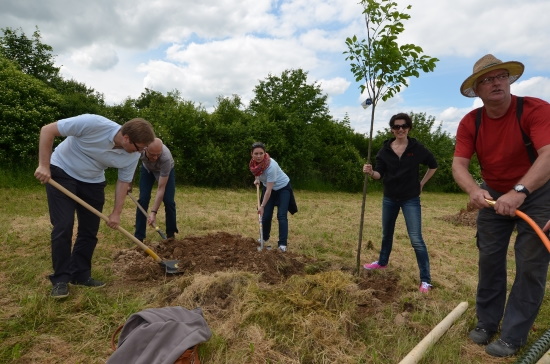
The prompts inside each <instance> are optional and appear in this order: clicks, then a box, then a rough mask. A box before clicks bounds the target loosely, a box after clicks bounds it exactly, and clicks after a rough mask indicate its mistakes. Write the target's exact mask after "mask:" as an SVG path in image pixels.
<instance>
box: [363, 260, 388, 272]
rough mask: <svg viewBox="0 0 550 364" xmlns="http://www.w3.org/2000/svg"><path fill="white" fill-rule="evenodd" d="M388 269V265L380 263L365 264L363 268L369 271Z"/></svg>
mask: <svg viewBox="0 0 550 364" xmlns="http://www.w3.org/2000/svg"><path fill="white" fill-rule="evenodd" d="M387 267H388V266H387V265H380V264H378V261H376V262H372V263H370V264H365V265H364V266H363V268H365V269H368V270H371V269H386V268H387Z"/></svg>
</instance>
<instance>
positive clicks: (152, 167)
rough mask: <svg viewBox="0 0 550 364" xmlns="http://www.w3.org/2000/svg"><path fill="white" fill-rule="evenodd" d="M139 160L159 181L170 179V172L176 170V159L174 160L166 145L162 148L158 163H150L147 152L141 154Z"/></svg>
mask: <svg viewBox="0 0 550 364" xmlns="http://www.w3.org/2000/svg"><path fill="white" fill-rule="evenodd" d="M139 159H140V160H141V162H142V164H143V167H145V169H146V170H148V171H149V172H151V173H153V175H154V176H155V179H156V180H157V181H158V179H159V178H160V177H168V176H169V175H170V171H171V170H172V169H173V168H174V158H172V153H170V149H168V147H167V146H166V145H163V146H162V152H161V154H160V157H158V159H157V160H156V161H150V160H149V158H147V151H146V150H144V151H143V152H141V156H140V157H139Z"/></svg>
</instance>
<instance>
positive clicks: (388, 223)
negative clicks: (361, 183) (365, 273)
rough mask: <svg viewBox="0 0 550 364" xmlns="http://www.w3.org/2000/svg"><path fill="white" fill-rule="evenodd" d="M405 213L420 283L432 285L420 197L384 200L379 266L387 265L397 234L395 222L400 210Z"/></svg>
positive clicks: (385, 198) (386, 198) (387, 198)
mask: <svg viewBox="0 0 550 364" xmlns="http://www.w3.org/2000/svg"><path fill="white" fill-rule="evenodd" d="M400 209H401V210H402V211H403V216H404V217H405V223H406V224H407V232H408V234H409V238H410V239H411V245H412V247H413V249H414V253H415V254H416V262H417V264H418V269H419V270H420V281H421V282H426V283H430V282H431V277H430V258H429V257H428V248H426V244H425V243H424V239H423V238H422V210H421V208H420V197H414V198H411V199H409V200H404V201H396V200H394V199H391V198H389V197H385V196H384V199H383V200H382V248H381V249H380V257H379V258H378V264H380V265H387V264H388V261H389V260H390V254H391V251H392V246H393V234H394V232H395V221H396V220H397V216H398V215H399V210H400Z"/></svg>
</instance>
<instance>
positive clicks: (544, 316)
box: [0, 186, 550, 363]
mask: <svg viewBox="0 0 550 364" xmlns="http://www.w3.org/2000/svg"><path fill="white" fill-rule="evenodd" d="M112 196H113V189H112V186H109V187H108V188H107V205H106V209H105V211H109V209H110V208H111V205H110V204H111V199H112ZM0 198H2V200H3V201H4V204H3V208H2V210H1V211H0V223H1V224H0V248H1V249H0V261H1V262H2V264H1V266H0V280H1V281H2V285H0V305H1V306H2V310H1V311H0V362H14V363H66V362H71V363H104V362H105V360H106V359H107V358H108V356H109V355H110V353H111V350H110V335H111V333H112V332H113V331H114V329H115V328H116V327H117V326H118V325H119V324H121V323H123V322H124V321H125V319H126V318H127V317H128V316H129V315H130V314H132V313H135V312H138V311H140V310H142V309H144V308H148V307H159V306H167V305H181V306H183V307H186V308H190V309H191V308H194V307H197V306H201V307H204V308H205V317H206V319H207V321H208V323H209V326H210V327H211V329H212V331H213V337H212V338H211V340H210V341H208V342H207V343H206V344H204V345H203V346H202V347H201V358H202V359H203V362H204V363H240V362H242V363H245V362H246V363H334V362H339V363H396V362H399V360H400V359H401V358H403V357H404V356H405V355H406V354H407V353H408V352H409V351H410V350H411V349H412V348H413V347H414V346H415V345H416V344H417V343H418V342H419V341H420V340H421V339H422V338H423V337H424V336H425V335H426V334H427V333H428V332H429V331H430V330H431V329H432V328H433V327H435V326H436V325H437V324H438V323H439V322H440V321H441V320H442V319H443V318H444V317H445V316H446V315H447V314H448V313H449V312H450V311H452V310H453V309H454V308H455V307H456V306H457V305H458V304H459V303H460V302H462V301H467V302H468V303H469V308H468V310H467V311H466V313H465V314H464V315H462V316H461V317H460V318H459V319H458V320H457V321H456V322H455V324H454V325H453V326H452V327H451V329H450V330H449V331H448V332H447V333H446V334H445V335H444V336H443V337H442V338H441V339H440V341H439V342H438V343H437V344H436V345H435V346H434V347H433V348H432V349H431V350H429V351H428V352H427V353H426V355H425V357H424V359H422V360H421V363H497V362H498V363H506V362H511V360H512V359H501V360H496V359H492V358H490V357H489V356H487V355H486V354H485V353H484V352H483V348H481V347H479V346H477V345H474V344H472V343H471V342H469V340H468V338H467V333H468V331H469V330H470V329H471V328H472V327H473V325H474V324H475V313H474V308H473V305H474V297H475V288H476V284H477V252H476V248H475V242H474V235H475V230H474V229H472V228H471V227H467V226H455V225H453V224H451V223H449V222H447V221H444V220H442V219H441V217H443V216H449V215H455V214H457V213H458V212H459V211H460V209H462V208H464V207H465V205H466V202H467V199H466V196H465V195H461V194H455V195H453V194H439V193H425V194H424V195H423V196H422V201H423V222H424V223H423V233H424V238H425V240H426V243H427V245H428V248H429V252H430V258H431V270H432V277H433V282H432V283H433V285H434V289H433V291H432V292H431V293H430V294H429V295H421V294H419V293H418V291H417V286H418V268H417V266H416V260H415V257H414V252H413V250H412V248H411V247H410V243H409V240H408V237H407V234H406V229H405V224H404V220H403V218H402V216H400V217H399V219H398V227H397V229H396V235H395V237H396V239H395V243H394V249H393V252H392V255H391V259H390V267H389V268H388V269H386V270H385V271H381V272H366V271H362V272H361V274H363V275H366V274H371V275H373V278H376V279H378V281H379V282H382V284H388V285H396V287H395V288H396V289H395V294H394V296H393V297H378V298H377V297H376V292H375V290H374V289H372V288H370V289H364V288H362V287H359V285H358V283H357V282H358V281H357V277H355V276H354V275H353V270H354V268H355V262H356V249H357V240H358V227H359V215H360V208H361V195H360V194H347V193H314V192H305V191H296V198H297V202H298V207H299V212H298V213H297V214H296V215H294V216H291V217H290V237H289V248H290V249H291V250H292V251H293V252H295V253H299V254H303V255H307V256H310V257H314V258H316V259H319V260H320V261H322V262H325V268H324V269H323V270H322V271H320V272H317V273H314V274H310V275H306V276H295V277H292V278H291V279H290V280H288V281H287V282H285V283H284V284H281V285H272V286H269V285H265V284H261V283H260V282H259V280H258V277H257V276H256V275H254V274H250V273H245V272H220V273H216V274H212V275H200V274H197V275H194V276H184V277H181V278H178V279H172V280H167V281H165V282H160V283H159V282H140V283H137V284H136V283H132V284H130V283H129V282H124V281H123V280H122V279H120V277H117V276H115V275H114V274H113V269H112V264H113V259H112V257H113V255H114V254H115V253H116V252H118V251H120V250H121V249H126V248H131V247H133V243H132V242H131V241H130V240H128V239H127V238H126V237H124V236H123V235H122V234H120V233H119V232H117V231H113V230H111V229H109V228H108V227H106V226H105V225H104V224H102V226H101V228H100V243H99V245H98V248H97V249H96V253H95V255H94V276H95V277H97V278H99V279H105V280H106V281H108V282H109V285H108V287H107V288H106V289H104V290H86V289H78V288H74V289H72V290H71V296H70V297H69V298H68V299H67V300H65V301H63V302H57V301H53V300H52V299H50V297H49V291H50V284H49V281H48V280H47V275H48V274H49V273H50V270H51V268H50V267H51V262H50V253H49V233H50V225H49V217H48V212H47V205H46V199H45V192H44V188H43V187H42V186H37V187H36V188H30V189H29V188H28V189H3V190H0ZM255 204H256V191H255V189H250V190H240V191H235V190H211V189H201V188H189V187H183V186H180V187H178V190H177V206H178V214H179V215H178V224H179V228H180V236H181V237H183V236H187V235H203V234H208V233H214V232H218V231H223V232H228V233H231V234H239V235H243V236H251V237H257V236H258V223H257V215H256V213H255V209H254V207H255ZM134 211H135V210H134V206H133V205H132V202H131V200H129V199H127V205H126V208H125V211H124V216H123V225H124V227H125V228H126V229H127V230H129V231H132V230H133V227H132V225H133V217H134ZM380 212H381V194H380V193H369V195H368V197H367V209H366V216H365V229H364V234H363V249H362V252H361V254H362V259H361V260H362V262H367V261H369V262H370V261H373V260H376V259H377V256H378V248H379V245H380V238H381V236H380V233H381V231H380V230H381V229H380ZM163 219H164V216H163V214H162V213H159V220H158V221H159V223H160V225H161V227H162V226H163V225H164V224H163V223H162V222H163ZM274 227H276V224H275V226H274ZM147 239H148V240H157V239H158V236H157V235H156V232H155V231H154V230H150V231H148V237H147ZM146 242H147V241H146ZM369 242H370V243H371V244H372V246H373V248H372V249H369V248H368V246H369V245H370V244H369ZM510 262H511V263H512V262H513V253H512V252H511V253H510ZM509 266H510V277H513V264H510V265H509ZM221 297H223V299H221ZM390 298H391V299H390ZM548 306H549V304H548V300H545V302H544V303H543V310H542V312H541V314H540V315H539V317H538V319H537V321H536V323H535V330H536V331H534V332H533V333H532V335H530V343H532V342H533V341H534V340H536V339H537V338H538V337H539V336H540V335H542V334H543V333H544V331H545V330H546V329H547V328H548V326H549V325H550V315H549V312H550V308H549V307H548Z"/></svg>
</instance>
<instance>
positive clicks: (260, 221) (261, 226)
mask: <svg viewBox="0 0 550 364" xmlns="http://www.w3.org/2000/svg"><path fill="white" fill-rule="evenodd" d="M256 196H257V197H258V222H259V223H260V239H259V242H260V246H259V247H258V251H262V250H264V230H263V225H262V215H260V184H257V185H256ZM266 249H267V250H269V249H271V247H270V246H267V247H266Z"/></svg>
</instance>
